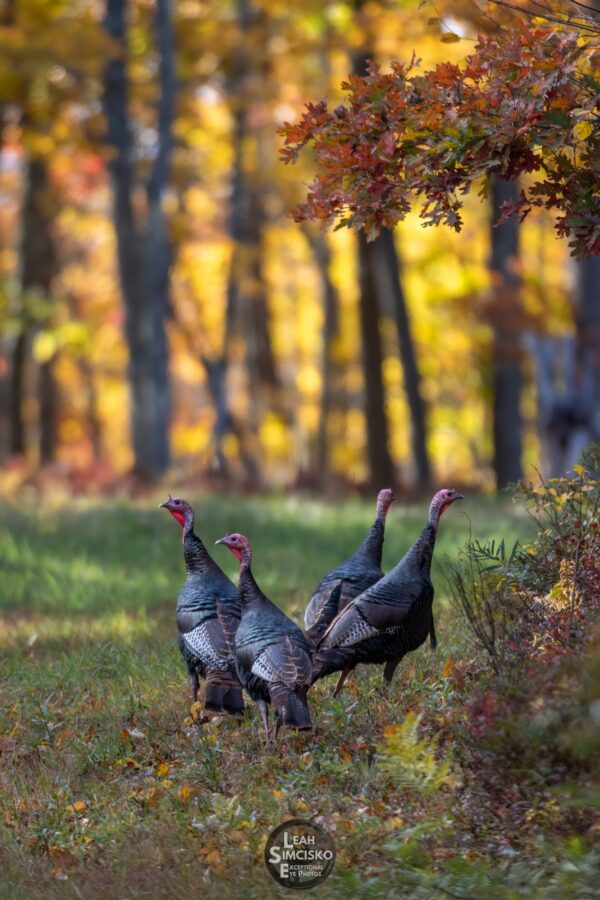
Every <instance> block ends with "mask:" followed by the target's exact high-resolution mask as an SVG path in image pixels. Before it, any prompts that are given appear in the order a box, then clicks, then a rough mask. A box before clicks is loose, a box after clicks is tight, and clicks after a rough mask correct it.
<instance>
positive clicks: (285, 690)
mask: <svg viewBox="0 0 600 900" xmlns="http://www.w3.org/2000/svg"><path fill="white" fill-rule="evenodd" d="M218 543H224V544H226V546H228V547H229V548H230V549H231V550H232V552H234V553H235V555H236V556H237V557H238V559H240V562H241V566H240V583H239V592H240V604H241V620H240V624H239V627H238V629H237V632H236V636H235V647H236V665H237V672H238V676H239V679H240V682H241V683H242V685H243V686H244V688H245V689H246V691H247V692H248V693H249V694H250V696H251V697H252V699H253V700H255V701H256V702H257V704H258V706H259V708H260V710H261V714H262V717H263V722H264V724H265V730H266V732H267V736H270V730H269V726H268V709H267V707H268V704H272V705H273V707H274V708H275V726H274V735H275V736H277V732H278V730H279V728H280V727H281V726H282V725H287V726H290V727H292V728H298V729H309V728H312V722H311V718H310V710H309V708H308V702H307V699H306V694H307V691H308V687H309V685H310V682H311V675H312V663H311V646H310V644H309V642H308V640H307V639H306V637H305V636H304V634H303V632H302V630H301V629H300V628H299V627H298V626H297V625H296V624H295V623H294V622H292V620H291V619H289V618H288V617H287V616H286V615H285V613H284V612H282V610H280V609H279V607H277V606H275V604H274V603H272V602H271V600H269V598H268V597H266V596H265V594H263V592H262V591H261V589H260V588H259V586H258V584H257V583H256V581H255V579H254V575H253V574H252V570H251V568H250V563H251V549H250V544H249V542H248V540H247V539H246V538H244V537H243V535H228V536H227V537H225V538H222V539H221V541H219V542H218Z"/></svg>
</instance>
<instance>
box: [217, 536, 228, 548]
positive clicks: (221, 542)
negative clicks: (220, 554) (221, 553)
mask: <svg viewBox="0 0 600 900" xmlns="http://www.w3.org/2000/svg"><path fill="white" fill-rule="evenodd" d="M228 538H229V535H228V534H226V535H225V537H222V538H219V540H218V541H215V547H216V545H217V544H225V546H227V540H228Z"/></svg>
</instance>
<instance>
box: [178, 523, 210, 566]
mask: <svg viewBox="0 0 600 900" xmlns="http://www.w3.org/2000/svg"><path fill="white" fill-rule="evenodd" d="M183 556H184V558H185V569H186V572H187V573H188V575H189V574H191V573H192V572H201V571H202V570H203V569H206V568H208V567H209V566H210V565H211V564H212V562H213V560H212V557H211V556H210V554H209V553H208V550H207V549H206V547H205V546H204V544H203V543H202V541H201V540H200V538H199V537H198V535H197V534H196V533H195V531H194V518H193V516H190V517H186V519H185V522H184V525H183Z"/></svg>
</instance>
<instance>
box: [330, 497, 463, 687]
mask: <svg viewBox="0 0 600 900" xmlns="http://www.w3.org/2000/svg"><path fill="white" fill-rule="evenodd" d="M459 499H462V494H459V493H458V492H457V491H455V490H450V489H444V490H441V491H438V492H437V494H436V495H435V497H434V498H433V500H432V501H431V505H430V507H429V521H428V522H427V525H426V526H425V529H424V530H423V532H422V534H421V536H420V537H419V538H418V539H417V540H416V541H415V543H414V544H413V545H412V547H411V548H410V550H409V551H408V552H407V553H406V555H405V556H404V557H403V559H402V560H401V561H400V562H399V563H398V565H397V566H396V567H395V568H394V569H392V571H391V572H389V573H388V574H387V575H385V576H384V577H383V578H382V579H380V580H379V581H378V582H377V583H376V584H374V585H373V586H372V587H370V588H369V589H368V590H366V591H365V592H364V593H363V594H360V596H358V597H355V598H354V600H352V601H351V602H350V603H349V604H348V606H346V608H345V609H343V610H342V611H341V612H340V613H338V615H337V616H336V617H335V619H334V620H333V622H332V623H331V625H330V626H329V628H328V629H327V631H326V632H325V634H324V636H323V638H322V639H321V640H320V642H319V644H318V646H317V650H316V652H315V654H314V656H313V682H315V681H317V679H319V678H323V677H324V676H325V675H329V674H331V673H332V672H338V671H340V670H341V672H342V674H341V677H340V680H339V682H338V685H337V687H336V689H335V695H337V694H338V693H339V692H340V691H341V689H342V686H343V684H344V681H345V680H346V677H347V676H348V674H349V673H350V672H351V671H352V669H354V667H355V666H357V665H358V663H361V662H363V663H374V664H381V663H385V668H384V670H383V680H384V686H386V687H387V686H388V685H389V684H390V682H391V680H392V678H393V675H394V672H395V670H396V666H397V665H398V663H399V662H400V660H401V659H402V657H403V656H405V654H406V653H409V652H410V651H411V650H416V649H417V647H420V646H421V644H422V643H424V641H425V640H426V638H427V635H430V636H431V642H432V645H433V646H435V629H434V624H433V613H432V603H433V585H432V583H431V579H430V569H431V559H432V556H433V549H434V545H435V538H436V534H437V528H438V525H439V521H440V517H441V515H442V513H443V512H444V510H445V509H447V508H448V506H450V504H451V503H453V502H454V501H455V500H459Z"/></svg>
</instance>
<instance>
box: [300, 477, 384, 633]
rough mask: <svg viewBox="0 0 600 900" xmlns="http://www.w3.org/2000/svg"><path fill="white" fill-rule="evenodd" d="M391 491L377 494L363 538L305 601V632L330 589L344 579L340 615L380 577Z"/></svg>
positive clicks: (318, 611)
mask: <svg viewBox="0 0 600 900" xmlns="http://www.w3.org/2000/svg"><path fill="white" fill-rule="evenodd" d="M395 499H396V498H395V496H394V492H393V491H392V490H391V489H390V488H385V489H384V490H382V491H379V494H378V495H377V504H376V507H375V521H374V522H373V524H372V526H371V528H370V531H369V533H368V534H367V536H366V538H365V539H364V541H363V542H362V544H361V545H360V547H359V548H358V550H356V551H355V552H354V553H353V554H352V556H349V557H348V559H346V560H345V561H344V562H343V563H340V565H339V566H336V567H335V569H332V570H331V572H328V573H327V575H325V576H324V578H322V579H321V581H320V582H319V584H318V585H317V587H316V588H315V591H314V593H313V595H312V597H311V598H310V600H309V602H308V606H307V607H306V612H305V613H304V627H305V628H306V630H307V631H309V630H310V629H312V628H313V626H314V625H315V624H316V622H317V620H318V619H319V618H320V616H321V612H322V610H323V607H324V606H325V605H326V604H327V602H328V600H329V598H330V596H331V592H332V591H333V589H334V588H335V587H336V586H337V585H338V584H339V583H340V581H342V580H343V582H344V584H343V588H342V591H341V594H340V599H339V602H338V608H337V612H341V610H342V609H344V607H346V606H347V605H348V603H350V601H351V600H353V599H354V597H357V596H358V595H359V594H362V593H363V591H366V590H367V588H370V587H371V585H373V584H375V583H376V582H377V581H379V579H380V578H383V572H382V570H381V554H382V552H383V539H384V534H385V520H386V517H387V514H388V510H389V508H390V504H391V503H393V501H394V500H395Z"/></svg>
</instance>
